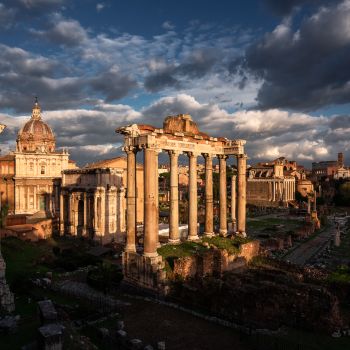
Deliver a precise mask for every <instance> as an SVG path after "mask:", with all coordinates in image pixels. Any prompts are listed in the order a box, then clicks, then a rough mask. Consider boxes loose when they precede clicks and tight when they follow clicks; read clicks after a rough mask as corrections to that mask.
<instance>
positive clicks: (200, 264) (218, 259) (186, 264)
mask: <svg viewBox="0 0 350 350" xmlns="http://www.w3.org/2000/svg"><path fill="white" fill-rule="evenodd" d="M259 249H260V244H259V241H252V242H249V243H245V244H242V245H241V251H240V252H239V253H238V254H231V255H230V254H228V252H227V251H226V250H221V249H210V250H208V251H207V252H206V253H204V254H197V255H193V256H189V257H185V258H178V259H175V260H174V270H173V273H174V275H175V276H176V275H177V276H181V277H183V278H184V279H186V278H193V277H197V278H198V277H203V276H217V277H220V276H222V274H223V273H224V272H226V271H230V270H234V269H237V268H242V267H244V266H245V265H246V264H247V263H248V262H249V261H250V260H251V259H252V258H253V257H255V256H257V255H258V254H259Z"/></svg>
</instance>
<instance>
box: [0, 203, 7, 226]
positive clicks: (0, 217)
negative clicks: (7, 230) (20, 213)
mask: <svg viewBox="0 0 350 350" xmlns="http://www.w3.org/2000/svg"><path fill="white" fill-rule="evenodd" d="M8 212H9V205H8V204H5V205H3V206H2V207H1V211H0V227H1V228H4V227H5V225H6V218H7V215H8Z"/></svg>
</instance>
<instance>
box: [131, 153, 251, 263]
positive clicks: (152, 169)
mask: <svg viewBox="0 0 350 350" xmlns="http://www.w3.org/2000/svg"><path fill="white" fill-rule="evenodd" d="M126 153H127V169H128V171H127V230H126V233H127V237H126V238H127V239H126V247H125V251H127V252H136V244H135V237H136V151H135V149H134V148H133V147H129V148H127V149H126ZM143 155H144V256H146V257H155V256H157V245H158V166H157V165H158V161H157V158H158V151H157V150H156V149H153V148H145V149H144V154H143ZM187 155H188V157H189V205H188V240H197V239H198V215H197V214H198V212H197V211H198V195H197V157H198V154H196V153H193V152H188V153H187ZM169 156H170V218H169V219H170V220H169V242H170V243H178V242H180V234H179V199H178V195H179V191H178V157H179V152H177V151H169ZM203 156H204V158H205V229H204V234H205V235H206V236H213V235H214V222H213V220H214V217H213V209H214V208H213V204H214V203H213V165H212V160H213V158H212V155H210V154H203ZM246 158H247V157H246V155H240V156H238V157H237V169H238V177H237V178H238V186H237V188H238V190H237V197H236V177H235V176H234V177H233V180H232V192H231V196H232V199H231V200H232V203H231V207H232V212H231V216H232V220H233V221H234V222H235V221H236V218H237V232H238V233H240V234H242V235H243V236H244V235H245V229H246V225H245V221H246ZM226 159H227V156H224V155H222V156H221V155H220V156H219V162H220V231H219V232H220V234H221V235H222V236H226V235H227V184H226ZM236 199H237V205H236ZM236 208H237V215H236Z"/></svg>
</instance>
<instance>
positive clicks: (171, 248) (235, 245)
mask: <svg viewBox="0 0 350 350" xmlns="http://www.w3.org/2000/svg"><path fill="white" fill-rule="evenodd" d="M249 241H250V239H249V238H241V237H236V238H234V239H230V238H224V237H219V236H215V237H203V238H202V240H201V241H200V242H183V243H181V244H179V245H171V244H167V245H164V246H162V247H161V248H158V250H157V251H158V254H159V255H161V256H162V257H163V258H164V260H165V262H166V263H165V269H166V271H167V272H171V271H172V270H173V268H174V260H175V259H178V258H184V257H188V256H193V255H195V254H203V253H205V252H207V251H208V249H209V248H208V247H206V246H204V245H203V243H208V244H209V245H213V246H215V247H217V248H218V249H226V250H227V251H228V253H229V254H238V253H239V252H240V245H241V244H243V243H247V242H249Z"/></svg>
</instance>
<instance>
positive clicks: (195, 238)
mask: <svg viewBox="0 0 350 350" xmlns="http://www.w3.org/2000/svg"><path fill="white" fill-rule="evenodd" d="M187 240H188V241H198V240H199V237H198V236H188V237H187Z"/></svg>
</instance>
